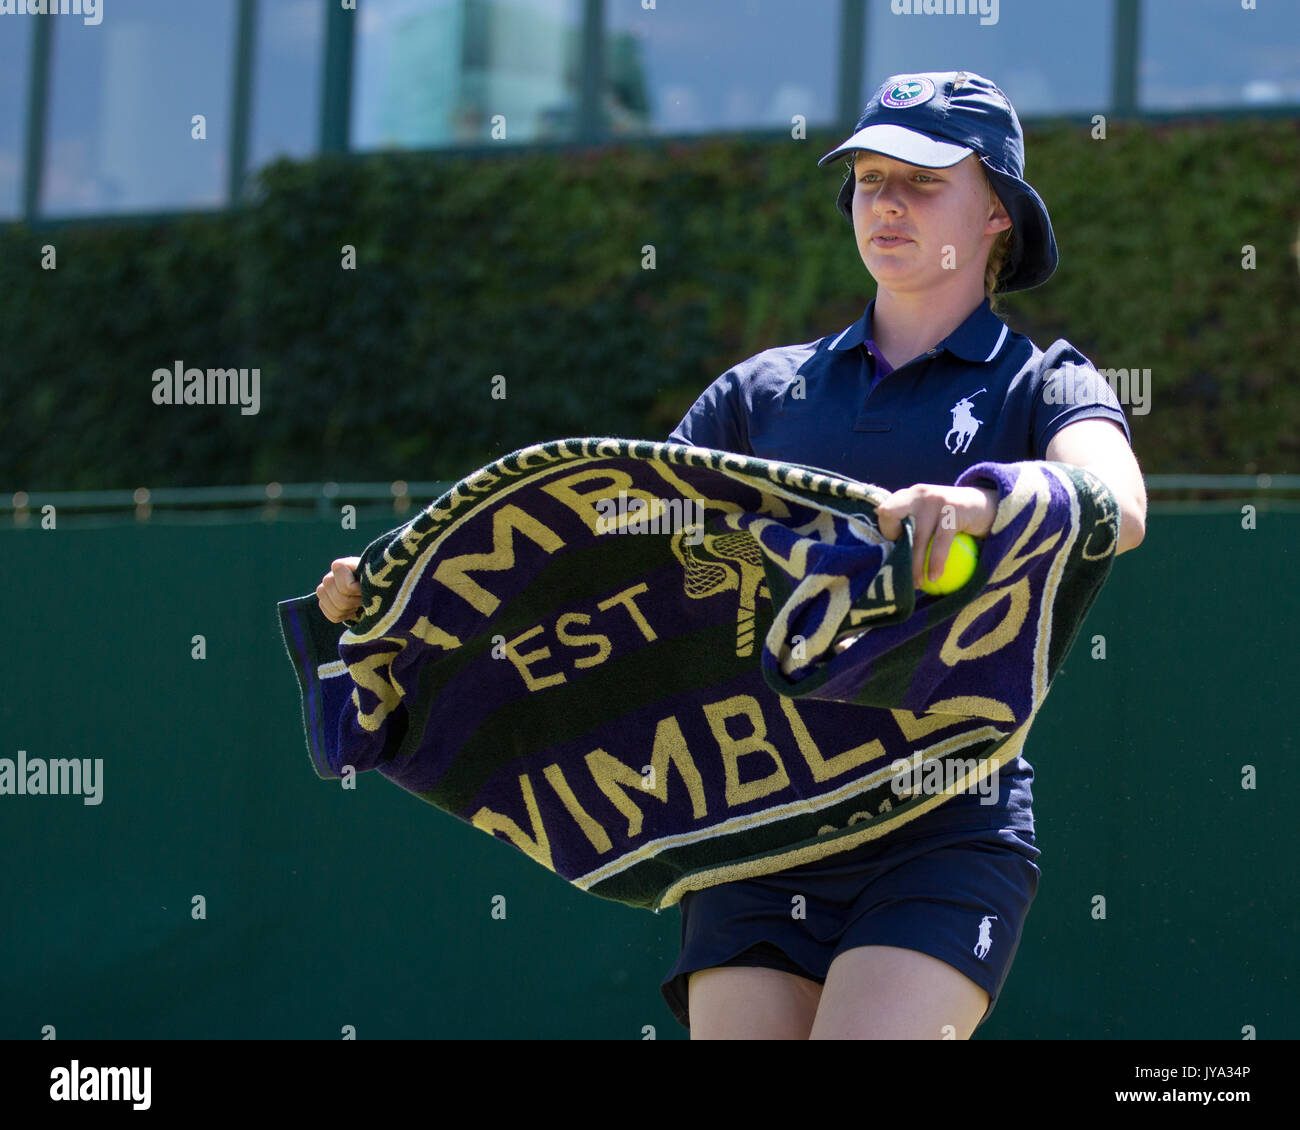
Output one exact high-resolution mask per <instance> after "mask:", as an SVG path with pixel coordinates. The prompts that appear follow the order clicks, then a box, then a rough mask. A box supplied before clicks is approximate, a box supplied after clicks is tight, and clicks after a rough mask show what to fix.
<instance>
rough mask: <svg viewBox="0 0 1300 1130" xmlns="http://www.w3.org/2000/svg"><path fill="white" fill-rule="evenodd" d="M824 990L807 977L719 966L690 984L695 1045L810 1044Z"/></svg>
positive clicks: (704, 971)
mask: <svg viewBox="0 0 1300 1130" xmlns="http://www.w3.org/2000/svg"><path fill="white" fill-rule="evenodd" d="M821 992H822V987H821V986H820V985H819V984H818V983H817V982H816V981H811V980H809V979H808V978H807V977H800V976H798V975H797V974H794V973H786V972H783V971H782V970H780V969H766V968H762V967H760V966H751V965H720V966H713V967H711V968H709V969H701V970H698V971H697V972H695V973H692V974H691V976H690V980H689V981H688V982H687V993H688V1000H689V1002H690V1003H689V1008H690V1016H691V1039H692V1040H806V1039H808V1033H809V1031H810V1030H811V1029H812V1026H813V1019H814V1017H816V1015H817V1003H818V1001H819V1000H820V999H821Z"/></svg>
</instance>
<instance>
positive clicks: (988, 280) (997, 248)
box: [979, 164, 1015, 313]
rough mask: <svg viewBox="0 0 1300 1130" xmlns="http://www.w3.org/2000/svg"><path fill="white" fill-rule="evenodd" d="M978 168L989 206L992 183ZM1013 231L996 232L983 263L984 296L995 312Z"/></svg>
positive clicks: (1013, 229)
mask: <svg viewBox="0 0 1300 1130" xmlns="http://www.w3.org/2000/svg"><path fill="white" fill-rule="evenodd" d="M979 170H980V176H981V177H983V178H984V191H985V192H986V193H987V194H988V203H989V207H990V208H991V207H992V206H993V199H994V196H995V193H994V191H993V185H992V184H991V183H989V178H988V176H987V175H985V173H984V166H983V165H982V164H981V165H979ZM1014 233H1015V228H1014V227H1009V228H1007V230H1006V231H1000V232H998V234H997V238H996V239H995V240H994V241H993V246H992V247H990V248H989V257H988V260H987V262H986V263H985V264H984V297H985V298H987V299H988V300H989V308H990V309H991V310H993V311H994V312H995V313H996V312H997V308H998V300H997V289H998V276H999V275H1000V274H1001V273H1002V268H1003V267H1005V266H1006V265H1007V259H1008V258H1009V257H1010V255H1011V242H1012V239H1013V238H1014Z"/></svg>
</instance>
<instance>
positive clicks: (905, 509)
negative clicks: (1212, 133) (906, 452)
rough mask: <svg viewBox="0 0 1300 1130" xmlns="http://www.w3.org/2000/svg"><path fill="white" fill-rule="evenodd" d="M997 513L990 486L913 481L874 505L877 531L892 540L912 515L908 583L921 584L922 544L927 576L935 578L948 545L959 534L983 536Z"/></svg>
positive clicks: (945, 557) (995, 495)
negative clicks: (913, 528) (926, 558)
mask: <svg viewBox="0 0 1300 1130" xmlns="http://www.w3.org/2000/svg"><path fill="white" fill-rule="evenodd" d="M997 512H998V492H997V491H996V490H994V489H993V488H992V487H954V486H939V485H937V484H935V483H917V484H916V485H915V486H910V487H906V488H905V489H903V490H896V491H894V493H893V494H891V495H890V496H889V497H888V498H886V499H885V501H884V502H883V503H881V504H880V505H879V506H877V507H876V516H877V520H878V523H879V525H880V532H881V533H882V534H884V535H885V537H887V538H888V539H889V540H890V541H896V540H897V539H898V536H899V535H900V534H901V533H902V532H903V519H904V518H905V517H906V516H907V515H909V514H910V515H911V516H912V523H913V525H914V527H915V531H916V533H915V538H916V540H915V543H914V545H913V551H912V582H913V587H914V588H918V589H919V588H920V587H921V581H922V579H923V577H922V573H921V569H922V566H923V565H924V564H925V547H926V546H927V545H930V539H931V538H933V539H934V544H933V546H932V547H931V549H930V579H931V580H938V579H939V577H940V576H941V575H942V574H943V567H944V565H945V564H946V563H947V561H948V547H949V546H951V545H952V541H953V538H955V537H956V536H957V535H958V534H959V533H967V534H970V535H971V537H975V538H982V537H987V536H988V532H989V530H991V529H992V528H993V519H994V517H995V516H996V515H997Z"/></svg>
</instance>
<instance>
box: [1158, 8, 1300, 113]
mask: <svg viewBox="0 0 1300 1130" xmlns="http://www.w3.org/2000/svg"><path fill="white" fill-rule="evenodd" d="M1138 36H1139V39H1140V46H1139V55H1138V105H1139V106H1140V108H1141V109H1143V110H1179V109H1184V108H1186V107H1189V106H1266V105H1277V104H1285V103H1291V104H1295V103H1297V102H1300V4H1296V3H1295V0H1290V2H1289V3H1278V2H1276V0H1258V3H1257V4H1256V6H1255V7H1254V8H1253V9H1252V8H1243V7H1242V6H1241V3H1240V0H1144V3H1143V5H1142V14H1141V26H1140V27H1139V28H1138Z"/></svg>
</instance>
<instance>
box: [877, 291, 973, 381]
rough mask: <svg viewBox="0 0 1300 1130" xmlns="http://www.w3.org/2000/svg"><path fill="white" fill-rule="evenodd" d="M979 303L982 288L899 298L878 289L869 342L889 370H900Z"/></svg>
mask: <svg viewBox="0 0 1300 1130" xmlns="http://www.w3.org/2000/svg"><path fill="white" fill-rule="evenodd" d="M983 301H984V293H983V290H982V289H981V290H980V291H978V292H976V293H972V292H971V291H970V290H969V289H963V290H960V291H958V290H953V291H952V292H951V293H944V292H942V291H941V292H938V293H936V292H934V291H930V292H923V293H917V294H912V293H906V294H901V295H900V294H896V293H894V292H893V291H890V290H886V289H884V287H881V288H879V289H878V290H877V292H876V304H875V306H874V307H872V312H871V325H870V326H869V327H868V329H869V332H870V335H871V340H872V341H874V342H875V343H876V347H877V348H878V349H879V350H880V352H881V353H883V354H884V355H885V360H887V361H888V362H889V364H890V367H891V368H894V369H898V368H901V367H902V366H903V365H906V364H907V363H908V362H909V361H911V360H912V359H913V358H916V357H920V356H921V354H923V353H925V352H926V351H927V350H929V349H932V348H934V346H936V345H938V344H939V342H941V341H943V339H944V338H946V337H947V336H948V335H949V334H950V333H952V332H953V330H955V329H956V328H957V327H958V326H960V325H961V324H962V322H964V321H965V320H966V319H967V318H969V317H970V316H971V314H972V313H973V312H974V311H975V310H976V309H978V308H979V306H980V304H981V303H982V302H983Z"/></svg>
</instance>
